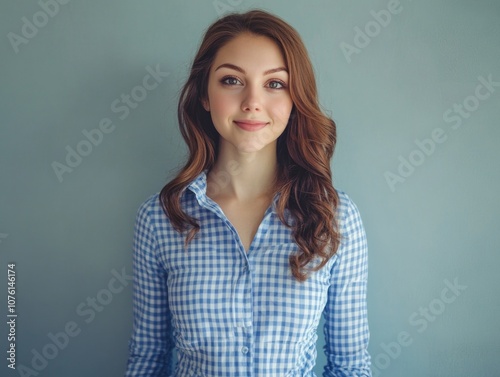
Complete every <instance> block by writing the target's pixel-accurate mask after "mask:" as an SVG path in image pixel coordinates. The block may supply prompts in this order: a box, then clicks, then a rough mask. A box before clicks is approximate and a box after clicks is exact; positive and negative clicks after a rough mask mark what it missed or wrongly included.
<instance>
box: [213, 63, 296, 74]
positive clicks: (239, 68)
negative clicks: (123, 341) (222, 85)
mask: <svg viewBox="0 0 500 377" xmlns="http://www.w3.org/2000/svg"><path fill="white" fill-rule="evenodd" d="M219 68H229V69H234V70H235V71H238V72H241V73H243V74H246V72H245V70H244V69H243V68H241V67H238V66H237V65H234V64H231V63H224V64H221V65H219V66H218V67H217V68H216V69H215V71H217V70H218V69H219ZM215 71H214V72H215ZM281 71H285V72H287V73H288V69H286V68H285V67H278V68H272V69H268V70H267V71H265V72H264V75H270V74H271V73H276V72H281Z"/></svg>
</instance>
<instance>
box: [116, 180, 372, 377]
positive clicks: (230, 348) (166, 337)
mask: <svg viewBox="0 0 500 377" xmlns="http://www.w3.org/2000/svg"><path fill="white" fill-rule="evenodd" d="M206 187H207V186H206V171H204V172H202V173H201V174H200V175H199V176H198V177H197V178H196V179H195V180H193V181H192V182H191V184H190V185H189V186H188V187H187V189H186V190H185V191H184V193H183V195H182V198H181V205H182V208H183V209H184V210H185V211H186V212H187V213H188V214H189V215H190V216H192V217H194V218H196V219H198V221H199V224H200V226H201V229H200V232H199V233H198V235H197V236H196V237H195V238H194V239H193V240H192V241H191V243H190V244H189V246H188V248H187V251H185V250H184V246H183V245H184V237H185V235H182V234H180V233H178V232H177V231H176V230H175V229H174V228H173V227H172V225H171V223H170V221H169V219H168V218H167V217H166V216H165V214H164V212H163V210H162V208H161V205H160V201H159V195H158V194H155V195H153V196H152V197H150V198H149V199H148V200H147V201H145V202H144V203H143V204H142V205H141V207H140V208H139V211H138V213H137V218H136V224H135V236H134V254H133V264H134V329H133V333H132V337H131V339H130V342H129V352H130V353H129V358H128V365H127V372H126V376H176V377H187V376H196V377H198V376H206V377H208V376H217V377H235V376H245V377H250V376H256V377H257V376H258V377H264V376H265V377H275V376H276V377H278V376H279V377H284V376H287V377H292V376H293V377H306V376H307V377H312V376H315V374H314V372H313V368H314V365H315V361H316V341H317V338H318V336H317V328H318V324H319V321H320V319H321V316H322V315H324V318H325V327H324V333H325V339H326V346H325V353H326V356H327V365H326V366H325V369H324V373H323V376H331V377H333V376H335V377H348V376H349V377H354V376H356V377H362V376H371V372H370V369H369V365H370V356H369V354H368V351H367V346H368V339H369V331H368V321H367V309H366V283H367V262H368V259H367V258H368V256H367V242H366V235H365V231H364V228H363V224H362V221H361V217H360V215H359V212H358V209H357V208H356V205H355V204H354V203H353V202H352V200H351V199H350V198H349V197H348V196H347V195H346V194H345V193H344V192H342V191H338V194H339V197H340V203H339V206H338V208H337V218H338V220H339V225H340V231H341V235H342V237H343V240H342V241H341V246H340V247H339V249H338V251H337V253H336V254H335V255H334V256H333V257H332V258H331V259H330V260H329V261H328V263H327V264H326V265H325V266H324V267H323V268H322V269H321V270H319V271H318V272H315V273H312V275H311V276H310V277H309V278H308V279H307V280H306V281H305V282H304V283H300V282H298V281H296V280H295V279H294V278H293V276H292V274H291V272H290V266H289V262H288V257H289V255H290V253H292V252H296V251H297V250H298V246H297V245H296V244H295V243H294V242H293V241H292V237H291V230H290V229H289V228H287V227H286V226H285V225H284V224H283V223H282V222H281V221H280V220H279V218H278V216H277V214H276V201H277V199H278V195H279V194H277V195H276V197H275V198H274V200H273V202H272V204H271V205H270V206H269V208H268V209H267V211H266V212H265V215H264V219H263V220H262V223H261V224H260V226H259V228H258V230H257V233H256V235H255V238H254V240H253V241H252V244H251V247H250V249H249V250H248V253H247V252H246V251H245V250H244V247H243V245H242V243H241V241H240V239H239V237H238V234H237V232H236V229H235V228H234V227H233V226H232V224H231V223H230V222H229V220H228V219H227V217H226V216H225V215H224V213H223V212H222V210H221V208H220V207H219V205H218V204H217V203H215V202H214V201H213V200H211V199H210V198H209V197H208V196H207V195H206ZM285 215H286V216H287V219H288V218H290V217H289V216H290V213H289V212H288V211H286V213H285ZM174 347H175V348H176V350H177V364H176V365H174V360H173V349H174Z"/></svg>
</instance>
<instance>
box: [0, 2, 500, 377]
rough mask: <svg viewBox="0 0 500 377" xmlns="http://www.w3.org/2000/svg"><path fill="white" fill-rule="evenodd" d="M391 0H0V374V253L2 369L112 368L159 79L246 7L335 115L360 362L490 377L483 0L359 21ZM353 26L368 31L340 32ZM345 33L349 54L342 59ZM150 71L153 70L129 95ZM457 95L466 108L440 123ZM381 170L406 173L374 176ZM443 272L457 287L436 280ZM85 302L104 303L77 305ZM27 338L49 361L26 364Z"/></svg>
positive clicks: (490, 156) (121, 336)
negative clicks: (362, 281)
mask: <svg viewBox="0 0 500 377" xmlns="http://www.w3.org/2000/svg"><path fill="white" fill-rule="evenodd" d="M221 4H226V8H225V9H219V8H221ZM391 4H394V5H395V3H393V2H389V1H385V0H384V1H370V2H368V1H356V2H354V1H326V0H323V1H320V0H316V1H311V2H305V1H300V2H299V1H293V2H291V1H284V0H282V1H278V0H274V1H266V2H264V1H252V0H231V1H229V0H221V1H218V2H217V1H216V2H213V1H180V0H176V1H168V2H167V1H145V2H137V1H131V0H120V1H118V0H114V1H95V0H94V1H85V2H84V1H77V0H73V1H70V2H68V4H64V5H60V6H59V9H57V12H56V11H55V10H54V9H55V8H54V7H52V13H53V16H50V15H49V16H45V18H44V15H43V14H41V13H43V12H45V13H47V12H48V11H43V10H42V7H41V5H40V4H39V3H37V2H35V1H30V2H26V1H14V0H10V1H8V0H5V1H2V5H1V11H0V31H1V32H0V35H1V40H0V56H1V59H0V72H1V76H0V80H1V81H0V116H1V118H0V119H1V128H0V182H1V185H0V242H1V243H0V261H1V265H0V287H4V288H1V289H0V292H1V293H0V308H1V309H0V313H1V315H2V319H1V321H0V322H1V323H2V325H0V344H1V345H2V346H1V351H2V355H3V356H2V358H1V360H2V361H0V374H1V375H2V376H14V375H16V376H17V375H23V374H22V373H20V371H19V369H18V371H11V370H10V369H8V368H7V360H6V359H5V355H6V352H5V351H6V348H7V347H6V344H7V330H8V328H7V324H6V320H5V318H6V314H7V292H6V288H5V287H6V286H7V266H6V263H7V262H15V263H16V272H17V312H18V314H19V317H18V318H17V328H16V330H17V334H16V335H17V367H18V368H19V367H20V365H21V364H22V365H24V366H26V367H29V368H32V369H33V370H34V371H35V372H36V373H37V375H39V376H41V377H43V376H57V377H59V376H72V377H80V376H82V377H83V376H85V377H87V376H107V377H112V376H121V375H122V374H123V372H124V370H125V363H126V358H127V342H128V339H129V336H130V331H131V326H132V297H131V293H132V290H131V284H130V283H129V281H128V280H127V279H124V280H123V281H122V282H120V281H118V280H116V281H115V280H113V279H114V273H121V272H125V274H126V275H129V274H130V273H131V243H132V230H133V221H134V217H135V213H136V210H137V208H138V206H139V204H140V203H141V202H142V201H144V200H145V199H146V198H147V197H148V196H149V195H151V194H152V193H154V192H157V191H159V190H160V189H161V187H162V186H163V184H164V183H165V182H166V181H167V179H168V178H169V177H171V175H172V172H173V171H174V170H175V169H176V168H177V167H179V166H180V164H182V163H183V162H184V158H185V151H186V149H185V147H184V145H183V142H182V140H181V137H180V134H179V132H178V129H177V124H176V112H175V111H176V105H177V95H178V91H179V89H180V87H181V85H182V84H183V82H184V80H185V79H186V75H187V71H188V67H189V65H190V63H191V59H192V58H193V56H194V53H195V51H196V49H197V46H198V43H199V41H200V38H201V36H202V33H203V31H204V30H205V28H206V27H207V26H208V25H209V24H210V23H212V22H213V21H214V20H215V19H216V18H217V17H219V16H220V14H219V13H220V12H221V11H223V10H231V9H234V10H238V11H243V10H246V9H250V8H254V7H262V8H264V9H267V10H269V11H272V12H274V13H276V14H278V15H279V16H281V17H283V18H284V19H285V20H286V21H288V22H289V23H291V24H292V25H293V26H294V27H296V29H297V30H298V31H299V32H300V34H301V35H302V37H303V39H304V42H305V43H306V45H307V47H308V50H309V52H310V56H311V59H312V61H313V64H314V66H315V70H316V74H317V82H318V86H319V91H320V98H321V103H322V105H323V107H324V108H325V110H327V111H328V112H329V113H330V114H331V115H332V117H333V119H334V120H335V121H336V123H337V126H338V145H337V150H336V154H335V156H334V160H333V162H332V164H333V165H332V166H333V171H334V183H335V186H336V187H337V188H339V189H342V190H345V191H346V192H347V193H348V194H349V195H350V196H351V197H352V198H353V200H354V201H355V202H356V204H357V205H358V207H359V209H360V211H361V214H362V217H363V220H364V224H365V227H366V231H367V234H368V238H369V247H370V270H369V271H370V272H369V292H368V294H369V297H368V305H369V321H370V326H371V341H370V352H371V354H372V357H373V362H374V367H375V368H376V370H374V375H383V376H387V377H389V376H393V377H400V376H405V377H414V376H415V377H416V376H419V377H420V376H450V377H451V376H453V377H459V376H463V377H470V376H477V377H479V376H488V377H491V376H498V375H500V374H499V373H500V372H498V370H500V361H499V360H500V359H499V358H498V355H497V353H498V351H499V349H500V336H499V335H500V334H499V330H500V328H499V327H500V326H499V321H498V312H499V311H500V295H499V294H498V287H497V285H498V266H499V263H500V254H499V253H498V251H499V250H498V245H499V241H500V232H499V231H498V220H497V216H498V213H499V210H500V201H499V200H498V192H499V188H500V174H499V171H500V170H499V166H498V162H499V157H500V151H499V148H498V146H497V144H498V142H499V141H500V138H499V137H500V129H499V127H498V126H499V115H500V114H499V102H500V87H498V86H496V87H492V88H491V89H492V90H491V92H490V93H489V95H488V98H485V96H486V93H488V92H487V91H486V90H485V89H484V88H480V89H479V90H480V91H479V93H480V94H479V95H480V96H481V97H482V98H483V99H480V100H479V99H477V97H476V87H477V86H478V85H481V81H480V77H483V78H485V79H487V78H488V76H490V75H491V78H492V80H493V81H496V82H498V81H500V69H499V61H500V47H499V46H500V44H499V40H498V38H499V36H500V3H499V2H498V1H493V0H489V1H488V0H476V1H472V0H469V1H466V0H453V1H452V0H445V1H439V2H435V1H429V0H428V1H413V2H412V1H410V0H404V1H403V0H402V1H401V3H400V4H399V6H398V7H397V8H396V9H397V10H398V13H394V14H392V15H391V20H390V21H388V22H386V25H384V26H380V24H378V26H377V24H374V22H376V21H374V20H375V16H374V15H373V12H380V11H381V10H383V9H387V8H388V7H390V6H391ZM217 5H218V6H219V8H217ZM23 17H26V19H23ZM34 18H35V20H33V19H34ZM25 20H28V21H29V22H37V23H38V25H41V26H40V27H37V31H36V35H31V36H30V38H26V40H25V42H27V43H21V44H19V45H18V46H17V47H14V45H15V43H12V42H11V40H10V39H12V38H13V34H9V33H15V34H16V35H17V36H19V38H21V37H23V29H22V28H23V25H24V24H25ZM357 28H359V29H357ZM24 29H25V30H24V32H25V34H27V35H30V34H29V33H32V34H34V33H35V31H33V30H31V31H30V30H28V29H29V28H28V27H24ZM359 30H362V31H364V32H366V33H370V34H371V35H372V37H369V40H366V39H365V40H364V41H361V40H359V37H358V38H357V39H355V36H356V34H357V33H358V34H359ZM363 42H364V45H363ZM356 43H357V44H356ZM347 45H350V46H352V47H353V48H357V49H358V50H357V52H356V53H353V54H352V55H348V54H346V53H344V52H343V48H342V46H344V48H345V47H346V46H347ZM365 45H366V46H365ZM16 50H17V51H16ZM157 65H159V69H160V70H161V71H162V72H168V73H169V75H168V77H164V78H162V81H161V82H160V83H159V85H158V86H157V87H156V88H155V89H151V90H148V91H141V89H140V88H139V89H136V86H138V85H141V83H142V80H143V79H144V78H145V76H146V75H147V74H148V72H147V70H146V67H147V66H150V67H153V68H154V67H156V66H157ZM151 83H152V81H151ZM134 90H135V91H134ZM131 92H132V93H133V94H134V93H135V96H136V98H140V96H141V95H142V96H144V95H145V97H146V98H140V99H141V100H142V101H140V102H139V101H137V105H134V106H135V108H132V107H129V114H127V116H124V115H125V113H124V111H122V112H117V111H116V109H115V111H113V109H112V104H113V102H114V101H116V100H118V101H121V100H120V98H121V95H122V94H130V93H131ZM137 96H139V97H137ZM464 101H465V102H466V106H467V107H468V108H469V110H471V111H468V112H467V113H466V114H465V113H464V115H463V116H460V117H458V118H455V120H453V121H450V119H448V121H446V120H445V119H444V118H443V116H445V117H446V114H448V116H451V113H449V112H448V111H449V109H452V110H451V111H453V106H454V104H463V103H464ZM120 116H121V117H122V118H123V119H121V118H120ZM454 116H455V117H456V116H457V115H456V114H455V115H454ZM103 118H109V119H110V120H111V121H112V124H113V126H114V128H113V129H112V132H111V133H107V134H103V138H102V141H101V142H100V144H98V145H95V146H93V147H92V151H90V153H88V152H89V151H88V150H86V149H85V146H87V147H88V143H87V144H85V142H84V140H86V137H85V136H84V134H83V133H82V131H84V130H87V131H90V130H91V129H95V128H97V127H98V126H99V123H100V122H101V120H102V119H103ZM459 122H460V127H458V128H456V129H455V128H454V127H453V126H454V125H456V124H458V123H459ZM439 129H441V131H440V130H439ZM439 132H441V133H443V134H444V136H442V138H441V139H440V141H441V142H440V143H435V145H434V148H433V150H432V148H431V146H430V144H429V142H427V144H426V145H427V146H428V150H427V154H424V153H423V152H421V151H420V152H419V149H418V146H417V144H416V142H415V140H419V141H423V140H424V139H429V138H431V136H432V134H433V133H434V134H436V133H439ZM443 139H445V140H444V141H443ZM82 141H83V143H82ZM79 144H80V149H81V150H82V151H83V152H84V153H86V154H87V155H86V156H84V157H82V160H81V161H80V163H79V164H78V166H75V167H74V168H72V171H71V172H66V173H64V174H62V176H61V179H59V178H58V177H57V175H56V173H55V172H54V168H53V166H52V164H53V162H55V161H56V162H59V163H61V164H66V162H65V159H66V155H67V153H68V152H67V149H66V148H67V147H69V148H73V149H75V148H77V146H78V145H79ZM82 148H83V149H82ZM401 159H405V160H406V161H409V160H410V159H411V160H412V161H413V162H414V163H415V165H418V166H415V167H413V170H411V168H409V167H408V166H406V167H404V166H399V165H401V164H403V165H404V163H402V162H401V161H402V160H401ZM398 167H399V168H400V169H403V171H402V173H399V172H398ZM388 172H390V173H392V174H394V175H393V176H392V178H394V177H395V175H396V174H398V175H400V174H404V175H406V176H402V175H401V176H400V178H399V181H398V182H396V183H395V184H393V185H392V186H391V185H390V184H389V183H388V182H387V174H388ZM110 282H111V283H112V289H113V290H114V292H115V293H110V292H111V291H109V290H108V284H109V283H110ZM447 282H448V284H453V283H454V282H455V283H456V284H458V285H459V288H458V289H456V291H455V292H454V291H452V290H449V289H448V290H446V287H447ZM443 295H444V296H443ZM92 297H97V299H98V300H101V302H104V303H105V305H104V304H103V305H100V306H96V307H95V309H94V308H92V306H90V303H89V302H88V301H87V300H88V298H92ZM96 305H99V304H98V303H97V304H96ZM97 308H99V309H97ZM99 310H100V311H99ZM68 324H69V326H70V327H71V326H76V328H77V329H76V330H75V329H73V331H77V330H78V331H77V332H78V334H77V335H76V336H74V337H70V338H68V341H67V342H64V341H63V340H64V339H63V338H64V337H60V338H59V340H60V341H59V343H60V345H61V346H60V347H58V348H54V347H56V346H54V345H53V344H54V341H53V340H52V339H51V334H57V333H60V332H62V331H64V330H65V327H66V326H67V325H68ZM71 331H72V330H71V329H70V332H71ZM319 334H320V341H319V342H318V365H317V368H316V372H317V374H318V375H320V373H321V369H322V367H323V365H324V363H325V358H324V355H323V351H322V349H321V347H322V345H323V339H322V331H319ZM398 340H399V341H400V343H401V344H399V345H396V343H397V342H398ZM61 342H62V343H61ZM65 343H67V344H65ZM51 344H52V345H51ZM44 349H45V352H46V353H48V354H49V355H50V356H51V357H52V359H50V360H48V361H47V362H46V365H44V363H43V362H41V361H40V360H38V361H37V362H38V364H37V362H35V364H33V358H34V355H35V354H36V352H43V350H44ZM35 359H36V358H35ZM34 366H37V368H38V369H39V370H38V371H37V370H36V369H34ZM24 375H30V374H29V373H25V374H24Z"/></svg>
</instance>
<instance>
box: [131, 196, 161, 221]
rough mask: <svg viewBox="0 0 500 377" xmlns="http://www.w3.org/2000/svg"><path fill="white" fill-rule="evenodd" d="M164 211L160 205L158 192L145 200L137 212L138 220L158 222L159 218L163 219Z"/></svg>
mask: <svg viewBox="0 0 500 377" xmlns="http://www.w3.org/2000/svg"><path fill="white" fill-rule="evenodd" d="M162 214H163V209H162V206H161V203H160V193H159V192H156V193H154V194H152V195H149V196H148V197H147V199H146V200H144V201H143V202H142V203H141V204H140V205H139V208H138V210H137V218H139V219H149V221H154V220H158V218H159V217H163V216H162Z"/></svg>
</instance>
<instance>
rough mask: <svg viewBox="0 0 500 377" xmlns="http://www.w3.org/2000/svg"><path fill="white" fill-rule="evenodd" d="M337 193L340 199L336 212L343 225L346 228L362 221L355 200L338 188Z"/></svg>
mask: <svg viewBox="0 0 500 377" xmlns="http://www.w3.org/2000/svg"><path fill="white" fill-rule="evenodd" d="M335 191H336V192H337V195H338V197H339V201H338V204H337V209H336V212H337V219H338V221H339V222H340V223H341V225H342V226H345V225H347V224H348V223H350V222H353V221H354V222H358V221H361V214H360V212H359V209H358V207H357V205H356V203H355V202H354V201H353V199H352V198H351V197H350V196H349V195H348V194H347V193H346V192H345V191H343V190H340V189H337V188H336V189H335Z"/></svg>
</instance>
